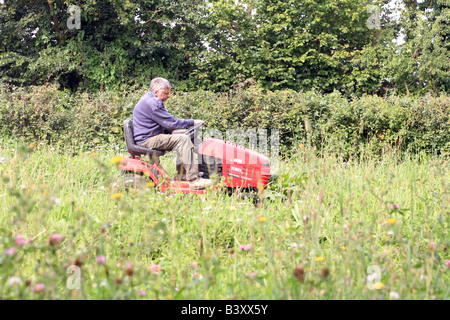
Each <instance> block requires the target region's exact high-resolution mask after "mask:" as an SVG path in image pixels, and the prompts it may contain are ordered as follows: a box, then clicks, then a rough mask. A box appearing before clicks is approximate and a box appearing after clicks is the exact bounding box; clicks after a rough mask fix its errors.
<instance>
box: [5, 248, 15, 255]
mask: <svg viewBox="0 0 450 320" xmlns="http://www.w3.org/2000/svg"><path fill="white" fill-rule="evenodd" d="M16 251H17V250H16V248H14V247H11V248H9V249H8V250H5V254H6V255H7V256H10V257H12V256H13V255H14V254H15V253H16Z"/></svg>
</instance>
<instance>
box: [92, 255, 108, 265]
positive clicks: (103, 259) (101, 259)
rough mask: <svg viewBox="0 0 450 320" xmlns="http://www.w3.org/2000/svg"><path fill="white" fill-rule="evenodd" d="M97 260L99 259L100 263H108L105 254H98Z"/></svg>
mask: <svg viewBox="0 0 450 320" xmlns="http://www.w3.org/2000/svg"><path fill="white" fill-rule="evenodd" d="M95 261H97V263H98V264H106V257H105V256H98V257H97V258H96V259H95Z"/></svg>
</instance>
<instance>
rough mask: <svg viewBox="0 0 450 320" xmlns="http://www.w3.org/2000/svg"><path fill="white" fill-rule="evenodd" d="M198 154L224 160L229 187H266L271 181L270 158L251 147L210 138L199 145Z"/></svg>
mask: <svg viewBox="0 0 450 320" xmlns="http://www.w3.org/2000/svg"><path fill="white" fill-rule="evenodd" d="M198 154H199V155H200V154H201V155H206V156H210V157H214V158H217V159H221V160H222V174H223V176H224V177H225V185H226V186H227V187H233V188H247V187H254V188H260V187H262V188H265V187H266V185H267V183H268V182H269V177H270V167H269V159H268V158H267V157H265V156H263V155H261V154H259V153H257V152H254V151H252V150H250V149H247V148H244V147H242V146H239V145H237V144H234V143H231V142H227V141H223V140H219V139H214V138H208V139H206V140H205V141H203V142H202V144H201V145H200V146H199V148H198Z"/></svg>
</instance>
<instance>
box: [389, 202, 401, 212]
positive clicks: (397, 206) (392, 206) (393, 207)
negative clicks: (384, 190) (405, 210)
mask: <svg viewBox="0 0 450 320" xmlns="http://www.w3.org/2000/svg"><path fill="white" fill-rule="evenodd" d="M398 208H400V205H399V204H398V203H394V204H392V205H391V209H393V210H397V209H398Z"/></svg>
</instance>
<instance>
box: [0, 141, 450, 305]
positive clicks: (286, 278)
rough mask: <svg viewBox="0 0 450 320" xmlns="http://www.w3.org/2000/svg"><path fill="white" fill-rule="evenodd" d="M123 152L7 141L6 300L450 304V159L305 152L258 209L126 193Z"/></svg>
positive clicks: (3, 215) (211, 197)
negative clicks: (121, 177) (118, 160)
mask: <svg viewBox="0 0 450 320" xmlns="http://www.w3.org/2000/svg"><path fill="white" fill-rule="evenodd" d="M118 155H119V152H118V151H115V150H109V151H108V150H107V148H105V149H103V150H96V151H89V152H83V151H82V150H79V149H77V148H75V147H70V146H69V147H65V148H64V149H63V147H62V145H59V146H56V145H55V146H51V145H46V144H42V145H41V144H36V145H31V146H20V145H18V144H16V143H13V142H11V141H10V140H0V158H7V160H6V159H2V160H1V162H2V163H0V176H1V179H2V180H1V181H2V182H1V184H0V298H3V299H5V298H6V299H21V298H25V299H45V298H48V299H138V298H139V299H449V298H450V286H449V285H448V284H449V280H450V272H449V270H450V254H449V249H447V247H448V246H449V245H450V243H449V242H450V240H449V239H450V237H449V232H448V229H449V223H450V216H449V207H448V206H449V194H450V190H449V181H450V176H449V162H448V160H445V159H442V158H429V157H428V156H425V155H417V154H414V155H411V156H406V157H403V158H404V159H403V161H399V160H398V157H397V155H395V154H394V153H385V154H383V155H382V157H381V158H380V159H377V160H374V159H370V158H368V159H362V161H360V162H359V161H355V160H351V159H350V160H349V161H347V162H343V159H342V158H340V157H339V156H336V155H334V154H332V153H330V154H322V155H321V156H318V155H317V154H316V152H315V151H314V150H313V149H310V148H309V147H306V146H303V145H299V146H298V147H297V150H296V151H295V154H294V156H293V157H292V158H290V159H284V160H282V161H280V168H279V170H278V174H279V175H280V178H279V179H278V180H277V182H276V183H274V184H273V185H271V186H269V187H268V189H266V190H264V191H262V192H261V193H260V195H259V196H260V197H261V199H262V202H261V205H259V206H254V205H253V204H252V203H251V201H250V200H243V199H240V198H239V197H238V196H237V195H236V196H231V197H230V196H228V195H226V194H225V193H223V192H221V191H218V192H210V193H209V194H208V195H206V196H197V195H184V196H183V195H180V194H170V193H168V194H162V193H160V192H158V190H157V189H156V188H154V187H149V188H148V189H146V190H142V191H139V190H131V191H130V192H129V193H126V192H117V190H113V188H112V187H111V185H112V184H113V182H114V181H116V179H117V177H118V174H119V171H118V169H117V167H116V164H114V163H113V162H115V161H113V160H114V158H115V157H116V156H118ZM163 160H164V163H163V165H164V166H165V167H166V168H167V169H169V171H170V172H171V173H173V172H174V170H175V164H174V163H173V161H172V159H171V158H170V157H168V156H166V157H165V159H164V158H163ZM74 266H77V267H78V268H76V267H74ZM77 279H80V281H79V282H77ZM78 284H79V286H80V289H77V285H78Z"/></svg>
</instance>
